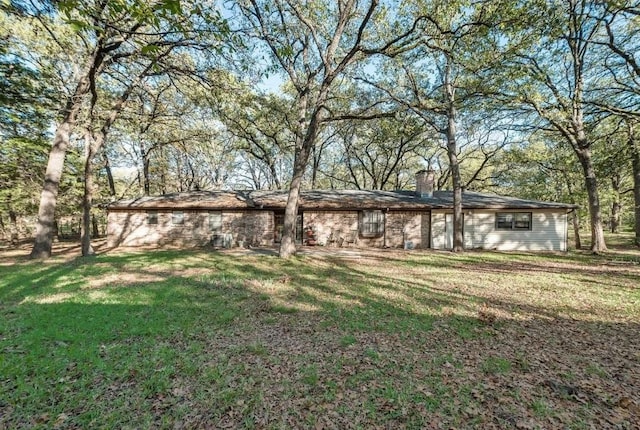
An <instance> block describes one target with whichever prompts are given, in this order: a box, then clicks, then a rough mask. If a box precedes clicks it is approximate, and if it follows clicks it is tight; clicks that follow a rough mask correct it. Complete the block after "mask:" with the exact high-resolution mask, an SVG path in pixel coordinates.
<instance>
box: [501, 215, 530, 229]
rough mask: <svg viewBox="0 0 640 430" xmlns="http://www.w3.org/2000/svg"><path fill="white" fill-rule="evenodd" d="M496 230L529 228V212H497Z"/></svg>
mask: <svg viewBox="0 0 640 430" xmlns="http://www.w3.org/2000/svg"><path fill="white" fill-rule="evenodd" d="M496 230H531V212H498V213H497V214H496Z"/></svg>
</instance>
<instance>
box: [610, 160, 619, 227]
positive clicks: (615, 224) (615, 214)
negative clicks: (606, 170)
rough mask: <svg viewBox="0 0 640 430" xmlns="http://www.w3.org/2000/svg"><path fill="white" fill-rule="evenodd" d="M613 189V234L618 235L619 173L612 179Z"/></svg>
mask: <svg viewBox="0 0 640 430" xmlns="http://www.w3.org/2000/svg"><path fill="white" fill-rule="evenodd" d="M611 188H612V189H613V202H612V203H611V220H610V222H611V233H618V229H619V227H620V210H621V205H620V175H619V174H618V173H616V174H614V175H613V176H612V177H611Z"/></svg>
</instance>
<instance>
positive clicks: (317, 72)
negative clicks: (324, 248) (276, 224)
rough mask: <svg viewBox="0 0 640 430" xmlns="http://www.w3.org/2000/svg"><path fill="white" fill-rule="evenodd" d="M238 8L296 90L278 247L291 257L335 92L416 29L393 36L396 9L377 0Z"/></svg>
mask: <svg viewBox="0 0 640 430" xmlns="http://www.w3.org/2000/svg"><path fill="white" fill-rule="evenodd" d="M237 4H238V6H239V8H240V10H241V12H242V15H243V17H244V18H245V20H246V22H247V23H248V24H249V28H250V29H251V31H250V33H249V34H248V36H249V37H252V38H256V39H258V40H260V41H261V42H262V43H263V44H264V45H263V46H264V47H265V48H266V51H267V53H268V55H269V58H270V59H271V61H272V65H273V68H274V69H277V70H278V71H280V72H282V73H284V74H285V76H286V78H287V80H288V83H289V84H290V85H291V87H292V94H293V100H292V105H293V109H294V110H295V112H296V116H297V126H296V130H295V148H294V161H293V169H292V175H291V181H290V184H289V192H288V199H287V204H286V208H285V218H284V230H283V235H282V242H281V245H280V256H281V257H283V258H287V257H289V256H291V255H293V254H294V253H295V251H296V246H295V225H296V216H297V213H298V200H299V196H300V189H301V186H302V181H303V177H304V173H305V170H306V168H307V165H308V162H309V157H310V155H311V153H312V151H313V147H314V145H315V143H316V138H317V136H318V133H319V132H320V130H321V127H322V123H323V121H325V120H326V119H327V117H328V113H329V110H328V103H329V102H330V95H331V92H332V90H333V89H334V87H335V86H336V85H337V84H338V83H339V82H340V80H341V79H343V78H345V76H346V72H347V71H348V69H349V68H351V67H353V66H354V64H356V63H358V62H361V61H363V60H364V59H365V58H366V57H368V56H371V55H374V54H377V53H381V52H385V51H388V50H390V49H392V48H394V47H396V46H397V45H398V44H400V43H401V42H404V41H405V40H406V39H407V38H408V37H409V36H411V35H413V31H414V30H415V28H416V25H415V22H411V23H409V25H408V26H406V29H405V30H401V31H400V32H398V34H396V35H394V36H389V35H388V30H389V27H387V25H388V22H389V21H393V16H392V14H390V13H389V12H388V11H389V10H392V9H393V8H379V7H378V1H377V0H370V1H366V2H357V1H355V0H337V1H318V2H298V1H293V0H276V1H266V0H264V1H263V0H238V1H237ZM398 25H399V26H400V23H398ZM400 28H402V27H400ZM394 30H396V31H397V28H396V29H394Z"/></svg>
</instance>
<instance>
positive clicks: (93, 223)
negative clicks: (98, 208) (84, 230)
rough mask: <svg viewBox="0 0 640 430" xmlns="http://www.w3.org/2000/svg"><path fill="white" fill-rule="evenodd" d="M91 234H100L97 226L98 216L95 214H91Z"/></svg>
mask: <svg viewBox="0 0 640 430" xmlns="http://www.w3.org/2000/svg"><path fill="white" fill-rule="evenodd" d="M91 236H92V237H98V236H100V229H99V228H98V218H96V215H95V214H93V215H92V216H91Z"/></svg>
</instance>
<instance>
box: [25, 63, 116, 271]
mask: <svg viewBox="0 0 640 430" xmlns="http://www.w3.org/2000/svg"><path fill="white" fill-rule="evenodd" d="M103 60H104V56H103V53H102V52H100V51H99V50H96V51H95V52H94V53H93V55H92V57H91V58H90V60H89V62H88V63H87V64H88V67H87V69H86V70H87V72H86V73H85V74H84V75H83V76H82V77H81V78H80V79H79V80H78V84H77V86H76V88H75V91H74V93H73V95H72V96H71V97H70V98H69V100H68V101H67V103H66V106H65V109H64V112H65V115H64V117H63V120H62V122H61V123H60V124H59V125H58V128H57V129H56V133H55V136H54V138H53V144H52V145H51V150H50V151H49V161H48V162H47V170H46V171H45V176H44V186H43V188H42V194H41V195H40V207H39V208H38V221H37V223H36V235H35V240H34V244H33V249H32V250H31V258H49V257H51V246H52V243H53V224H54V222H55V213H56V204H57V202H58V190H59V189H60V178H61V177H62V171H63V169H64V159H65V156H66V153H67V148H68V147H69V142H70V139H71V132H72V131H73V127H74V126H75V123H76V118H77V117H78V113H79V112H80V109H81V107H82V101H83V98H84V96H85V95H86V94H87V93H88V92H89V89H90V77H91V76H93V75H94V74H95V73H96V70H97V69H98V67H99V66H100V64H101V63H102V61H103Z"/></svg>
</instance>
